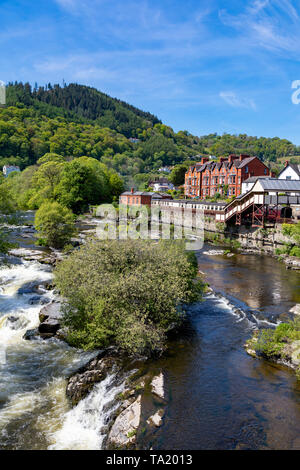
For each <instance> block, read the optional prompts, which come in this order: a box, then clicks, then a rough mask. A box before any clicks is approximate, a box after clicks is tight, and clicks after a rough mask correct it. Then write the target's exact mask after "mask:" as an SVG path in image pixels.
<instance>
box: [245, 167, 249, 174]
mask: <svg viewBox="0 0 300 470" xmlns="http://www.w3.org/2000/svg"><path fill="white" fill-rule="evenodd" d="M248 171H249V168H248V165H247V166H246V168H245V173H248Z"/></svg>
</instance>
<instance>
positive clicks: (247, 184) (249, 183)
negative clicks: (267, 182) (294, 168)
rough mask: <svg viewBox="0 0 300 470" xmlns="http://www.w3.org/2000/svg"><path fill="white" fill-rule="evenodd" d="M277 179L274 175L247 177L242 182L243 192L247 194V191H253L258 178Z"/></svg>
mask: <svg viewBox="0 0 300 470" xmlns="http://www.w3.org/2000/svg"><path fill="white" fill-rule="evenodd" d="M262 178H263V179H275V180H276V178H273V177H272V176H267V177H266V176H250V178H248V179H246V180H245V181H243V182H242V192H241V194H245V193H247V192H248V191H251V189H252V188H253V186H254V185H255V183H256V181H257V180H258V179H262Z"/></svg>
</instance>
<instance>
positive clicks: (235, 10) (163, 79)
mask: <svg viewBox="0 0 300 470" xmlns="http://www.w3.org/2000/svg"><path fill="white" fill-rule="evenodd" d="M0 18H1V20H0V24H1V28H0V50H1V54H0V80H3V81H4V82H8V81H15V80H19V81H20V80H22V81H29V82H31V83H33V84H34V82H37V83H38V84H39V85H43V84H45V83H48V82H52V83H62V80H63V79H64V80H65V81H66V82H67V83H69V82H77V83H81V84H86V85H91V86H94V87H96V88H98V89H99V90H101V91H104V92H105V93H108V94H109V95H111V96H114V97H118V98H120V99H123V100H126V101H128V102H129V103H131V104H133V105H135V106H138V107H140V108H142V109H144V110H146V111H150V112H152V113H154V114H156V115H157V116H158V117H159V118H160V119H162V120H163V122H165V123H166V124H168V125H170V126H172V127H173V128H174V129H175V130H176V131H178V130H180V129H182V130H183V129H187V130H188V131H190V132H191V133H193V134H196V135H203V134H208V133H211V132H218V133H223V132H229V133H247V134H249V135H257V136H261V135H263V136H267V137H274V136H278V137H281V138H288V139H290V140H292V141H293V142H294V143H296V144H298V145H299V144H300V132H299V129H300V105H295V104H293V103H292V100H291V96H292V92H293V90H292V89H291V86H292V82H293V81H294V80H300V66H299V65H300V0H295V1H290V0H269V1H268V0H251V1H250V0H244V1H241V0H227V1H226V2H225V1H220V0H205V1H204V0H185V1H183V0H151V1H150V0H149V1H148V0H39V1H33V0H31V1H29V0H7V1H3V0H0Z"/></svg>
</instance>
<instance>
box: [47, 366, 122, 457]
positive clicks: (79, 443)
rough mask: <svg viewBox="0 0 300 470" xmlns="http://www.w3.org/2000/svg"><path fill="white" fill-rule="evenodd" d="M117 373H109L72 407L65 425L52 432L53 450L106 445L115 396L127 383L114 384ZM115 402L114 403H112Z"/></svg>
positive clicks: (51, 447) (99, 447)
mask: <svg viewBox="0 0 300 470" xmlns="http://www.w3.org/2000/svg"><path fill="white" fill-rule="evenodd" d="M114 379H115V376H114V375H113V374H112V375H109V376H107V377H106V378H105V379H104V380H103V381H102V382H100V383H99V384H97V385H96V386H95V387H94V389H93V391H92V392H91V393H90V394H89V395H88V396H87V397H86V398H84V399H83V400H81V401H80V402H79V403H78V405H77V406H75V407H74V408H72V409H71V410H70V411H68V412H67V413H66V415H65V417H64V421H63V424H62V427H61V429H59V430H58V431H56V432H54V433H53V434H52V435H51V436H50V440H51V441H52V444H51V445H50V446H49V447H48V449H49V450H62V449H63V450H97V449H101V448H102V444H103V440H104V438H105V435H106V432H105V431H106V424H107V422H108V421H109V418H110V416H111V414H112V412H113V411H114V409H115V406H116V405H113V400H114V398H115V396H116V395H117V394H118V393H120V392H122V391H123V390H124V384H123V383H122V384H120V385H114V384H113V382H114ZM109 404H111V406H109Z"/></svg>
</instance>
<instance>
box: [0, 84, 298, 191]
mask: <svg viewBox="0 0 300 470" xmlns="http://www.w3.org/2000/svg"><path fill="white" fill-rule="evenodd" d="M132 138H135V139H136V140H132ZM48 152H52V153H56V154H59V155H62V156H63V157H67V159H72V158H76V157H81V156H88V157H93V158H96V159H97V160H99V161H101V162H102V163H105V164H106V165H107V166H108V168H111V169H113V170H115V171H117V172H118V173H119V174H120V175H122V176H124V177H126V179H127V182H128V184H132V183H136V184H137V185H139V184H142V183H146V181H147V180H148V176H149V173H152V174H155V173H157V170H158V169H159V168H160V167H162V166H165V165H169V166H170V165H176V164H179V163H182V162H184V161H189V160H193V161H195V160H198V159H199V154H204V155H207V154H208V155H215V156H216V157H219V156H221V155H225V156H226V155H229V154H230V153H248V154H250V155H257V156H258V157H259V158H261V159H262V160H265V161H266V162H277V161H278V162H279V161H280V159H281V161H282V160H284V159H288V157H289V156H295V155H300V148H299V147H297V146H295V145H294V144H292V143H291V142H289V141H288V140H286V139H279V138H277V137H274V138H265V137H259V138H258V137H251V136H247V135H246V134H240V135H229V134H224V135H218V134H210V135H206V136H202V137H196V136H193V135H191V134H190V133H189V132H188V131H179V132H177V133H176V132H174V131H173V129H172V128H171V127H168V126H166V125H165V124H162V123H161V121H159V119H158V118H157V117H156V116H154V115H152V114H150V113H148V112H144V111H141V110H140V109H137V108H135V107H134V106H131V105H129V104H128V103H125V102H123V101H120V100H118V99H115V98H111V97H109V96H108V95H105V94H104V93H101V92H99V91H98V90H96V89H95V88H91V87H87V86H83V85H77V84H69V85H68V86H66V85H64V86H62V87H61V86H59V85H51V84H48V85H47V86H45V87H38V86H37V85H35V87H33V88H32V87H31V86H30V84H28V83H25V84H23V83H14V84H12V83H11V84H9V85H8V87H7V106H6V107H5V108H0V166H1V165H3V164H5V163H14V164H18V165H19V166H20V167H21V168H22V169H24V168H26V167H27V166H30V165H33V164H35V163H36V161H37V160H38V159H39V158H41V157H42V156H43V155H44V154H45V153H48Z"/></svg>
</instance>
